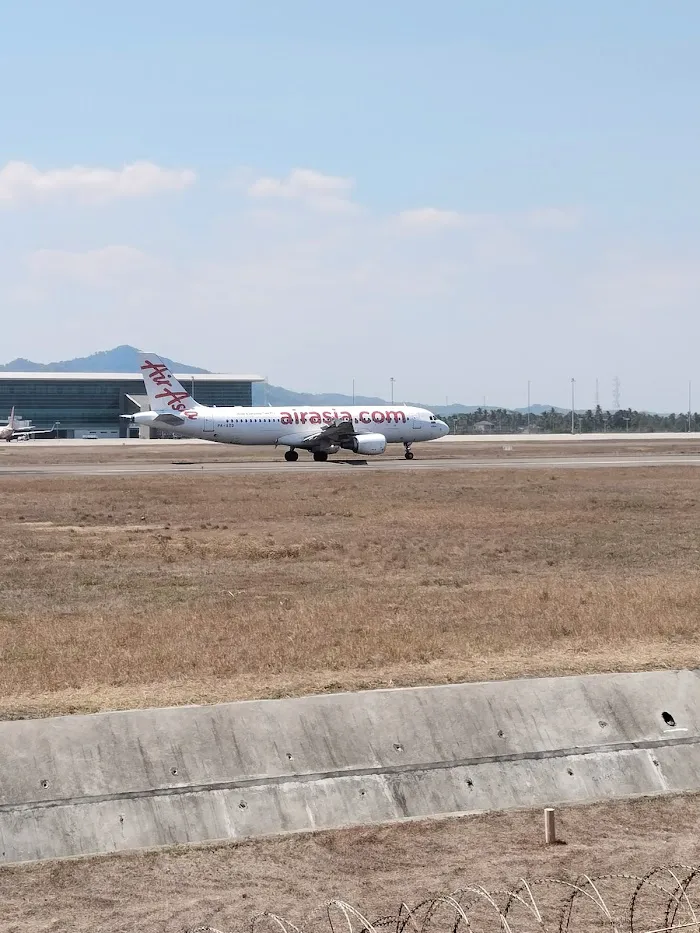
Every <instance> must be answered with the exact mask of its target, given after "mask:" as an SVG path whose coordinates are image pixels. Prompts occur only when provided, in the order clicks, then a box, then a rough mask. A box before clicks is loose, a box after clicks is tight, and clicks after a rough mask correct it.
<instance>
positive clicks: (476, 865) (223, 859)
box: [0, 797, 700, 933]
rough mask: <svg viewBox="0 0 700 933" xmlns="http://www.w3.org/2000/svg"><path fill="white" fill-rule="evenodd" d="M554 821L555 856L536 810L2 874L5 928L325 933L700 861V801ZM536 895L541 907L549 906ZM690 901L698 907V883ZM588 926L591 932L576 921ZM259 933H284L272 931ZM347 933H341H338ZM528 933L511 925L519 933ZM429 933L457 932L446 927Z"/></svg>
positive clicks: (615, 904)
mask: <svg viewBox="0 0 700 933" xmlns="http://www.w3.org/2000/svg"><path fill="white" fill-rule="evenodd" d="M558 820H559V827H560V833H561V838H562V840H563V842H564V843H565V844H564V845H557V846H548V847H545V846H544V845H543V844H542V813H541V812H532V811H528V812H507V813H493V814H487V815H483V816H472V817H464V818H462V819H459V820H449V821H435V822H422V823H409V824H403V825H393V826H384V827H372V828H369V829H351V830H344V831H340V832H333V833H318V834H315V835H303V836H292V837H285V838H278V839H268V840H259V841H255V842H248V843H244V844H240V845H225V846H219V847H213V846H212V847H205V848H200V849H177V850H170V851H160V852H151V853H140V854H129V855H120V856H109V857H104V858H96V859H79V860H72V861H64V862H47V863H43V864H33V865H27V866H19V867H13V868H7V867H6V868H0V930H2V931H3V933H49V931H51V933H95V931H99V933H125V931H129V933H132V931H134V933H136V931H138V933H183V931H185V930H193V929H195V928H196V927H199V926H204V925H209V926H211V927H214V928H215V929H217V930H222V931H224V933H229V931H230V933H233V931H241V930H250V929H251V927H250V923H251V920H252V918H253V917H255V916H256V915H258V914H260V913H261V912H262V911H264V910H271V911H274V912H275V913H277V914H280V915H282V916H283V917H287V918H289V919H290V920H292V921H294V922H296V923H297V924H298V925H299V926H300V927H301V929H302V931H304V933H329V926H328V919H327V917H325V916H324V913H323V910H322V908H323V905H324V904H326V903H327V902H328V900H330V899H331V898H333V897H340V898H343V899H345V900H347V901H349V902H350V903H351V904H353V905H356V906H357V907H358V908H361V909H362V910H363V911H364V912H365V913H366V915H367V916H368V918H369V919H370V920H375V919H376V918H378V917H382V916H386V915H387V914H394V915H395V914H396V912H397V910H398V908H399V905H400V904H401V902H402V901H405V902H406V903H408V904H411V905H414V904H417V903H418V902H419V901H421V900H422V899H424V898H426V897H428V896H430V895H431V894H436V893H440V894H443V893H450V892H453V891H457V890H459V889H460V888H463V887H464V886H465V885H467V884H482V885H484V886H485V887H486V888H487V889H489V890H503V889H504V888H507V887H510V886H513V885H515V884H516V883H517V882H518V880H519V879H520V878H522V877H526V878H528V879H530V880H534V879H537V878H544V877H549V878H552V877H554V878H564V879H569V880H572V881H573V880H575V879H576V878H578V877H579V876H580V875H582V874H583V873H584V872H586V873H589V874H590V875H592V876H593V877H600V876H601V875H607V874H610V873H612V874H619V873H623V872H624V873H628V874H632V875H641V874H645V873H646V871H647V870H648V869H650V868H652V867H654V866H657V865H677V864H679V863H680V864H686V865H695V864H698V863H699V862H700V797H678V798H662V799H658V800H638V801H632V802H619V803H610V804H600V805H596V806H592V807H581V808H570V809H563V810H562V811H560V813H559V817H558ZM633 889H634V884H630V883H629V882H628V883H626V884H625V885H624V886H621V888H620V890H621V891H622V890H624V891H625V892H626V894H627V897H625V898H623V897H614V896H612V897H611V896H610V894H611V892H614V891H615V890H616V887H615V885H613V884H612V882H610V881H608V882H603V883H600V890H601V892H602V893H603V895H604V896H605V898H606V901H607V902H608V903H609V906H610V908H611V910H613V911H614V912H615V913H616V915H617V919H618V922H619V929H628V930H629V918H628V917H627V916H625V913H624V908H625V907H626V906H627V904H628V897H629V893H630V891H632V890H633ZM536 890H537V896H538V899H539V902H540V904H541V906H542V908H543V909H544V907H545V904H546V901H545V894H544V893H543V892H542V889H536ZM689 893H690V896H691V897H692V898H693V903H694V905H695V907H696V908H697V906H698V897H697V894H698V888H697V882H696V883H695V885H694V887H693V889H692V890H691V891H690V892H689ZM620 914H621V916H620ZM545 916H547V915H545ZM592 917H595V919H597V923H596V924H595V925H593V924H592V923H590V924H586V923H582V922H581V919H585V918H587V919H589V920H590V919H591V918H592ZM336 919H339V918H336ZM476 919H477V921H481V922H479V923H478V924H475V926H474V927H472V929H475V930H478V931H480V933H501V931H500V929H499V926H498V923H497V922H494V918H493V917H492V916H491V915H490V914H486V913H483V914H481V915H479V916H478V917H477V918H476ZM547 919H548V920H549V919H550V918H549V916H547ZM655 919H657V920H662V919H663V917H658V916H657V917H656V918H655ZM681 919H685V917H682V918H681ZM486 921H490V922H486ZM625 921H627V923H626V922H625ZM661 926H663V923H662V922H660V923H657V924H656V926H654V924H653V923H652V924H651V925H650V926H646V927H642V928H641V929H650V928H656V929H658V928H659V927H661ZM255 929H256V930H260V931H262V933H272V931H277V933H279V928H278V927H276V926H275V924H274V923H273V922H272V921H268V922H267V923H263V924H262V925H261V926H259V927H258V926H256V928H255ZM344 929H345V930H347V927H345V926H343V925H342V921H341V924H340V925H337V926H336V930H338V931H341V930H344ZM356 929H357V930H359V929H360V925H358V926H357V927H356ZM384 929H385V930H387V931H393V930H395V929H396V926H395V925H394V926H393V927H392V926H389V927H387V928H384ZM407 929H411V928H410V927H409V928H407ZM461 929H466V927H462V928H461ZM533 929H537V927H535V925H534V923H530V924H527V923H525V924H524V925H518V924H516V925H515V926H514V930H515V933H519V931H523V930H533ZM550 929H552V928H551V927H550ZM554 929H556V927H554ZM611 929H612V928H611V926H610V925H609V924H606V923H604V922H601V920H600V916H599V915H598V914H597V913H595V912H590V911H588V912H585V911H584V913H583V918H581V915H580V914H576V915H575V917H574V919H573V922H572V926H571V928H570V930H571V933H592V931H593V930H596V931H600V933H604V931H606V930H607V931H611ZM641 929H640V928H635V930H636V931H638V933H641ZM690 929H693V927H692V926H691V927H690ZM431 930H432V931H434V933H450V927H449V925H448V924H446V923H442V924H440V923H439V922H437V921H436V923H435V925H434V926H432V927H431Z"/></svg>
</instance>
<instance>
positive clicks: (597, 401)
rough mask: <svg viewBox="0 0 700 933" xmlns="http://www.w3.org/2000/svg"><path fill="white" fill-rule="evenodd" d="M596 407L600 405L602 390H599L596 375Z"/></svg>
mask: <svg viewBox="0 0 700 933" xmlns="http://www.w3.org/2000/svg"><path fill="white" fill-rule="evenodd" d="M595 407H596V408H599V407H600V392H599V391H598V377H597V376H596V377H595Z"/></svg>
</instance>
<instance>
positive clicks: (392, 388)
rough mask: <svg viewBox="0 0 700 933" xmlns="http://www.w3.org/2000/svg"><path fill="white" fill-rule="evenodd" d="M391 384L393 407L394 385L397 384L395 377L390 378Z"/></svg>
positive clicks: (392, 402)
mask: <svg viewBox="0 0 700 933" xmlns="http://www.w3.org/2000/svg"><path fill="white" fill-rule="evenodd" d="M389 382H390V383H391V404H392V405H393V404H394V383H395V382H396V380H395V379H394V377H393V376H390V377H389Z"/></svg>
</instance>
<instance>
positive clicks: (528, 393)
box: [527, 379, 530, 434]
mask: <svg viewBox="0 0 700 933" xmlns="http://www.w3.org/2000/svg"><path fill="white" fill-rule="evenodd" d="M527 433H528V434H529V433H530V380H529V379H528V380H527Z"/></svg>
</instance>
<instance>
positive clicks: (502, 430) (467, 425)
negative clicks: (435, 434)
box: [443, 405, 700, 434]
mask: <svg viewBox="0 0 700 933" xmlns="http://www.w3.org/2000/svg"><path fill="white" fill-rule="evenodd" d="M443 420H444V421H445V422H446V423H447V424H448V425H449V426H450V432H451V433H453V434H478V433H490V434H519V433H523V432H526V431H527V430H528V415H527V412H522V411H509V410H508V409H506V408H477V409H476V411H470V412H460V413H458V414H452V415H444V416H443ZM699 423H700V422H699V421H698V415H697V414H696V413H691V415H690V418H689V417H688V412H682V413H679V414H676V413H673V412H672V413H671V414H665V415H658V414H653V413H651V412H648V411H635V410H634V409H632V408H626V409H625V408H622V409H620V410H619V411H603V409H602V408H601V407H600V405H598V406H596V408H595V409H590V408H589V409H588V410H587V411H577V412H575V413H574V430H575V433H576V434H593V433H596V434H597V433H605V432H607V431H610V432H620V431H624V432H639V433H653V432H657V431H661V432H672V431H677V432H681V431H688V430H690V431H696V430H698V424H699ZM529 429H530V432H531V433H538V434H570V433H571V412H570V411H568V412H562V411H556V410H555V409H554V408H551V409H550V410H549V411H544V412H542V413H538V414H535V413H534V412H531V413H530V417H529Z"/></svg>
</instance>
